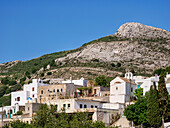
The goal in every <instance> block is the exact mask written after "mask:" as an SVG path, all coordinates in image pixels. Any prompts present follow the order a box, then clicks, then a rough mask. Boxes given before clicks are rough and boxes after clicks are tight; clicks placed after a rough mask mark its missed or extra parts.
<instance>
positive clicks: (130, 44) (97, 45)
mask: <svg viewBox="0 0 170 128" xmlns="http://www.w3.org/2000/svg"><path fill="white" fill-rule="evenodd" d="M169 39H170V32H168V31H166V30H163V29H159V28H154V27H151V26H146V25H143V24H140V23H126V24H123V25H122V26H120V28H119V29H118V31H117V32H116V33H115V34H114V35H110V36H107V37H104V38H101V39H98V40H95V41H94V42H90V43H89V44H87V45H86V47H83V48H82V49H81V52H80V51H77V52H74V53H70V54H68V55H67V56H65V57H62V58H58V59H56V62H58V61H61V62H62V61H66V60H69V59H72V58H75V57H76V58H77V59H78V60H79V61H81V62H86V61H89V60H93V59H98V60H99V61H100V62H108V63H115V64H116V62H120V63H121V64H122V65H123V67H124V68H127V69H128V68H131V67H133V68H135V69H136V70H140V69H141V70H146V71H147V72H148V73H151V72H152V71H153V70H154V69H156V68H160V67H166V66H169V65H170V40H169Z"/></svg>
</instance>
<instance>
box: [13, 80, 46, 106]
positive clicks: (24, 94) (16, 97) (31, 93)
mask: <svg viewBox="0 0 170 128" xmlns="http://www.w3.org/2000/svg"><path fill="white" fill-rule="evenodd" d="M45 85H47V84H44V83H43V82H42V80H40V79H33V81H32V83H30V84H25V85H24V88H23V91H17V92H12V93H11V106H15V105H16V104H19V106H25V103H28V102H36V100H37V88H38V86H45Z"/></svg>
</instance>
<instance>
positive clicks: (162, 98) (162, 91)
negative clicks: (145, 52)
mask: <svg viewBox="0 0 170 128" xmlns="http://www.w3.org/2000/svg"><path fill="white" fill-rule="evenodd" d="M158 92H159V102H160V111H161V115H162V117H163V119H167V118H168V91H167V88H166V84H165V79H164V73H163V72H162V73H161V75H160V77H159V82H158Z"/></svg>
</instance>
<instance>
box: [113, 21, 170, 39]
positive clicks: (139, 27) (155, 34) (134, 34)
mask: <svg viewBox="0 0 170 128" xmlns="http://www.w3.org/2000/svg"><path fill="white" fill-rule="evenodd" d="M115 35H117V36H119V37H126V38H165V39H170V32H169V31H166V30H164V29H160V28H156V27H152V26H147V25H144V24H141V23H136V22H129V23H125V24H123V25H121V26H120V27H119V29H118V31H117V32H116V33H115Z"/></svg>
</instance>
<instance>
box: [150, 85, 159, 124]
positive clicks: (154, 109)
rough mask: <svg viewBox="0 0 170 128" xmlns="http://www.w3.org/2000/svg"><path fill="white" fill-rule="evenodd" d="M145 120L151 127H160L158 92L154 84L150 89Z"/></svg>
mask: <svg viewBox="0 0 170 128" xmlns="http://www.w3.org/2000/svg"><path fill="white" fill-rule="evenodd" d="M147 118H148V122H149V123H150V125H151V126H153V127H159V126H160V125H161V113H160V108H159V99H158V91H157V90H156V86H155V84H154V86H153V85H152V86H151V87H150V92H149V97H148V103H147Z"/></svg>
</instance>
